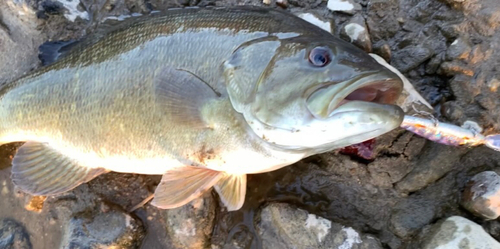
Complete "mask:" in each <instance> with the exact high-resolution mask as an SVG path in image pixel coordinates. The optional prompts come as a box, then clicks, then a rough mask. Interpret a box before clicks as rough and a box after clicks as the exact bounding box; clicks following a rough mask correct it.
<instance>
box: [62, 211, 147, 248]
mask: <svg viewBox="0 0 500 249" xmlns="http://www.w3.org/2000/svg"><path fill="white" fill-rule="evenodd" d="M87 215H88V214H85V213H82V214H81V215H79V216H76V217H73V218H72V219H71V220H70V221H69V224H68V225H67V227H66V229H65V230H66V234H65V235H64V237H63V241H62V248H64V249H76V248H78V249H92V248H103V247H106V248H109V247H116V248H124V249H126V248H137V247H138V246H139V245H140V243H141V241H142V239H143V233H144V228H143V227H142V223H141V221H139V220H136V219H135V218H133V217H132V216H130V215H129V214H126V213H124V212H121V211H119V210H116V209H109V210H105V212H102V213H99V214H97V215H96V214H93V215H89V216H90V217H87Z"/></svg>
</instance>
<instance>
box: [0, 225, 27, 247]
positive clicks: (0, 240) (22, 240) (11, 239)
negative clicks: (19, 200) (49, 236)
mask: <svg viewBox="0 0 500 249" xmlns="http://www.w3.org/2000/svg"><path fill="white" fill-rule="evenodd" d="M0 248H5V249H31V248H32V246H31V242H30V239H29V235H28V234H27V233H26V229H24V227H23V226H22V225H21V224H19V223H18V222H16V221H14V220H11V219H2V220H0Z"/></svg>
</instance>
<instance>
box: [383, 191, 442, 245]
mask: <svg viewBox="0 0 500 249" xmlns="http://www.w3.org/2000/svg"><path fill="white" fill-rule="evenodd" d="M434 205H435V204H434V203H433V201H432V200H424V199H419V198H412V199H406V200H404V201H402V202H401V203H398V204H397V205H396V207H395V208H394V212H393V213H392V215H391V220H390V223H391V229H392V231H393V232H394V233H395V234H396V235H397V236H399V237H400V238H405V237H409V236H412V235H414V234H416V233H417V232H418V230H420V228H422V227H423V226H425V225H427V224H429V223H430V222H431V221H432V219H433V218H434V215H435V213H436V208H435V207H434Z"/></svg>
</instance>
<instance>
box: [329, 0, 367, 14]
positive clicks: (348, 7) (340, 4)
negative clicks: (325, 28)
mask: <svg viewBox="0 0 500 249" xmlns="http://www.w3.org/2000/svg"><path fill="white" fill-rule="evenodd" d="M326 7H327V8H328V9H330V10H331V11H338V12H343V13H346V14H354V13H355V12H356V11H358V10H361V5H359V4H358V3H356V2H354V1H353V0H328V4H327V5H326Z"/></svg>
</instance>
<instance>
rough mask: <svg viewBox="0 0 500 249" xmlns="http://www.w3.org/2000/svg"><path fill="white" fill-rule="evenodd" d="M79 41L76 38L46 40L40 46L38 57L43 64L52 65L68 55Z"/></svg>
mask: <svg viewBox="0 0 500 249" xmlns="http://www.w3.org/2000/svg"><path fill="white" fill-rule="evenodd" d="M77 43H78V42H77V41H75V40H69V41H55V42H45V43H44V44H42V45H40V47H38V59H40V61H41V62H42V66H47V65H50V64H52V63H54V62H56V61H57V60H59V59H60V58H63V57H64V56H66V55H67V54H68V52H69V51H71V50H72V48H73V47H74V46H75V45H76V44H77Z"/></svg>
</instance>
